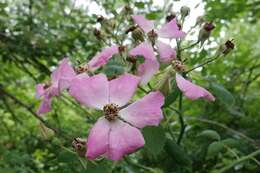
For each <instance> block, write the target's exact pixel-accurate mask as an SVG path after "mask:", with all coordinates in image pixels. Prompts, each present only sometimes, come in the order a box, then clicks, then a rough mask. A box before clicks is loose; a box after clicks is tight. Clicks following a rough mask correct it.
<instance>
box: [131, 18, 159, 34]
mask: <svg viewBox="0 0 260 173" xmlns="http://www.w3.org/2000/svg"><path fill="white" fill-rule="evenodd" d="M132 18H133V20H134V22H135V23H136V24H137V25H138V26H139V27H140V28H142V30H143V31H144V32H146V33H147V32H149V31H151V30H152V29H154V21H152V20H147V19H146V18H145V17H144V16H143V15H134V16H132Z"/></svg>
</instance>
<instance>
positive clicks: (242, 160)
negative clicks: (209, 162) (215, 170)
mask: <svg viewBox="0 0 260 173" xmlns="http://www.w3.org/2000/svg"><path fill="white" fill-rule="evenodd" d="M259 154H260V149H259V150H256V151H255V152H253V153H251V154H249V155H247V156H244V157H241V158H240V159H238V160H236V161H234V162H232V163H231V164H230V165H228V166H226V167H224V168H222V169H221V170H220V171H219V173H224V172H226V171H228V170H229V169H231V168H233V167H234V166H236V165H237V164H239V163H240V162H244V161H246V160H249V159H252V158H254V157H255V156H257V155H259Z"/></svg>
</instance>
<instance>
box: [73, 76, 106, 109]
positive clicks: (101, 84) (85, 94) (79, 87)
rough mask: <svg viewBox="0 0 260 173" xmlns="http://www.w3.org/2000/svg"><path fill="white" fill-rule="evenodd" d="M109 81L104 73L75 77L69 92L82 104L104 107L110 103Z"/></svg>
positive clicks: (98, 107)
mask: <svg viewBox="0 0 260 173" xmlns="http://www.w3.org/2000/svg"><path fill="white" fill-rule="evenodd" d="M108 90H109V82H108V80H107V77H106V76H105V75H104V74H98V75H95V76H92V77H88V76H85V77H81V78H74V79H73V81H72V82H71V86H70V90H69V93H70V95H72V96H73V97H74V98H75V99H76V100H77V101H79V102H80V103H81V104H83V105H85V106H87V107H92V108H97V109H102V108H103V106H104V105H106V104H107V103H108V96H109V91H108Z"/></svg>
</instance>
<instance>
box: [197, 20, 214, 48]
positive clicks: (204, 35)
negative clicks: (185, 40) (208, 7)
mask: <svg viewBox="0 0 260 173" xmlns="http://www.w3.org/2000/svg"><path fill="white" fill-rule="evenodd" d="M214 28H215V25H214V24H213V23H212V22H207V23H205V24H204V26H203V27H202V28H201V29H200V32H199V38H198V41H199V42H201V45H203V43H204V42H205V41H206V40H207V39H208V38H209V37H210V34H211V31H212V30H213V29H214Z"/></svg>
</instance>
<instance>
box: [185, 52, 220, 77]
mask: <svg viewBox="0 0 260 173" xmlns="http://www.w3.org/2000/svg"><path fill="white" fill-rule="evenodd" d="M219 57H220V56H219V55H217V56H215V57H214V58H211V59H209V60H208V61H206V62H204V63H202V64H200V65H198V66H195V67H193V68H191V69H189V70H187V71H186V72H185V74H187V73H189V72H191V71H193V70H195V69H197V68H200V67H203V66H204V65H207V64H209V63H211V62H213V61H215V60H216V59H218V58H219Z"/></svg>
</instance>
